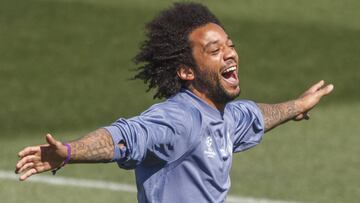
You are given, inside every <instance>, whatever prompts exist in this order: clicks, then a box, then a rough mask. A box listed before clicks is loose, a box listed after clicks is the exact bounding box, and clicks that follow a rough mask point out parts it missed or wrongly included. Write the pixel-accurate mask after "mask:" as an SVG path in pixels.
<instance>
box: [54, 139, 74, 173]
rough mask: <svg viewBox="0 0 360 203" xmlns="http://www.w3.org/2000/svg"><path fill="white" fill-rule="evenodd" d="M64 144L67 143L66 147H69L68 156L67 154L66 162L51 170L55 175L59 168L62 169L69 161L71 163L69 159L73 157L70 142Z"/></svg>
mask: <svg viewBox="0 0 360 203" xmlns="http://www.w3.org/2000/svg"><path fill="white" fill-rule="evenodd" d="M64 145H65V146H66V148H67V156H66V159H65V160H64V162H63V163H62V164H61V165H60V166H59V167H57V168H56V169H54V170H52V171H51V172H52V174H53V175H55V174H56V172H57V171H58V170H60V169H61V168H62V167H63V166H65V165H66V164H67V163H69V161H70V158H71V146H70V144H68V143H65V144H64Z"/></svg>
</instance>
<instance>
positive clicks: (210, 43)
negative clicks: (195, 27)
mask: <svg viewBox="0 0 360 203" xmlns="http://www.w3.org/2000/svg"><path fill="white" fill-rule="evenodd" d="M217 43H219V40H215V41H211V42H209V43H207V44H206V45H205V46H204V47H203V51H206V49H207V48H208V47H209V46H211V45H213V44H217Z"/></svg>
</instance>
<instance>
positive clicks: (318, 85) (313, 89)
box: [307, 80, 325, 92]
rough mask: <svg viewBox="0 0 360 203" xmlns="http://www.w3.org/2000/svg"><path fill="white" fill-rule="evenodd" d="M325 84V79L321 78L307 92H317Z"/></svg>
mask: <svg viewBox="0 0 360 203" xmlns="http://www.w3.org/2000/svg"><path fill="white" fill-rule="evenodd" d="M324 84H325V81H324V80H320V81H319V82H317V83H316V84H315V85H313V86H311V87H310V88H309V89H308V91H307V92H316V91H317V90H318V89H320V88H321V87H322V86H323V85H324Z"/></svg>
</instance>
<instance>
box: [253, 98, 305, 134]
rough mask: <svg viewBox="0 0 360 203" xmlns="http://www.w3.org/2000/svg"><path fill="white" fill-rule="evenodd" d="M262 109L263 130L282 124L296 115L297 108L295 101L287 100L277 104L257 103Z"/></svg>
mask: <svg viewBox="0 0 360 203" xmlns="http://www.w3.org/2000/svg"><path fill="white" fill-rule="evenodd" d="M257 105H258V106H259V108H260V109H261V111H262V114H263V117H264V121H265V131H269V130H271V129H272V128H274V127H276V126H278V125H279V124H282V123H284V122H286V121H288V120H290V119H292V118H294V117H295V116H296V115H298V114H299V113H301V112H299V110H298V109H297V108H296V104H295V101H289V102H284V103H279V104H261V103H258V104H257Z"/></svg>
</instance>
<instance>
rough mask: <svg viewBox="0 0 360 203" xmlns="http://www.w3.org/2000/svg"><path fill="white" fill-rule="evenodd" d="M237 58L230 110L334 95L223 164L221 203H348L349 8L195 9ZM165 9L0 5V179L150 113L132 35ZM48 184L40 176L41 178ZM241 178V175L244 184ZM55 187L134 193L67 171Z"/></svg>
mask: <svg viewBox="0 0 360 203" xmlns="http://www.w3.org/2000/svg"><path fill="white" fill-rule="evenodd" d="M197 2H201V3H203V4H205V5H207V6H208V7H209V8H210V10H212V11H213V12H214V13H215V15H217V16H218V18H219V19H220V20H221V21H222V23H223V25H224V26H225V29H226V31H227V32H228V34H229V35H230V37H231V38H232V40H233V41H234V43H235V44H236V49H237V51H238V53H239V55H240V58H241V63H240V72H239V75H240V79H241V87H242V94H241V96H240V98H247V99H252V100H255V101H257V102H268V103H275V102H280V101H284V100H288V99H292V98H295V97H297V96H298V95H299V94H301V93H302V92H303V91H304V90H305V89H306V88H308V87H309V86H310V85H312V84H313V83H315V82H317V81H319V80H320V79H324V80H325V81H327V82H329V83H333V84H334V85H335V90H334V91H333V93H332V94H331V96H328V97H326V98H324V99H323V100H322V102H321V104H320V105H319V106H317V107H316V108H315V109H314V110H313V111H312V112H311V113H310V114H311V119H310V120H309V121H304V122H290V123H288V124H286V125H284V126H281V127H279V128H277V129H275V130H273V131H271V132H270V133H268V134H266V136H265V137H264V139H263V142H262V143H261V144H260V145H259V146H257V147H256V148H254V149H251V150H249V151H247V152H244V153H240V154H236V155H235V156H234V161H233V168H232V172H231V177H232V189H231V191H230V194H231V195H236V196H245V197H255V198H267V199H280V200H288V201H299V202H357V201H359V199H360V173H359V171H360V170H359V169H360V159H359V155H360V149H359V146H360V125H359V121H360V119H359V114H360V92H359V90H358V88H359V87H360V69H359V64H360V20H359V19H360V2H359V1H356V0H343V1H334V0H317V1H310V0H306V1H296V0H274V1H266V0H252V1H248V0H226V1H197ZM171 4H172V1H161V0H156V1H155V0H152V1H147V0H122V1H117V0H101V1H100V0H26V1H22V0H1V1H0V130H1V134H0V154H1V159H0V171H5V172H11V171H13V170H14V168H15V163H16V162H17V155H16V154H17V152H18V151H19V150H21V149H22V148H23V147H25V146H27V145H34V144H40V143H43V142H45V138H44V136H45V134H46V133H47V132H50V133H52V134H53V135H54V136H55V137H56V138H58V139H60V140H62V141H68V140H72V139H76V138H78V137H80V136H82V135H84V134H86V133H87V132H90V131H92V130H95V129H96V128H98V127H101V126H105V125H108V124H110V123H112V122H113V121H115V120H116V119H117V118H119V117H126V118H128V117H131V116H134V115H137V114H139V113H140V112H142V111H144V110H145V109H146V108H148V107H149V106H150V105H152V104H154V103H156V102H159V100H153V98H152V96H153V92H148V93H146V92H145V91H146V89H147V88H146V86H145V85H144V84H143V82H141V81H135V80H131V78H132V76H133V75H134V73H135V72H134V70H135V68H136V66H135V65H134V64H133V63H132V58H133V57H134V56H135V54H136V53H137V51H138V47H139V45H140V43H141V42H142V40H143V39H144V24H145V23H146V22H149V21H150V20H151V19H152V18H153V17H154V16H155V15H156V14H157V13H158V12H159V11H160V10H162V9H164V8H167V7H168V6H169V5H171ZM49 174H50V173H48V175H49ZM243 174H246V176H244V175H243ZM58 176H62V177H72V178H82V179H93V180H103V181H115V182H122V183H128V184H134V176H133V172H132V171H124V170H120V169H118V168H117V166H116V164H95V165H68V166H66V168H64V169H62V170H61V171H59V173H58ZM0 197H1V202H37V203H38V202H49V201H51V202H63V201H65V202H70V201H76V202H86V203H89V202H101V201H107V202H108V203H110V202H119V201H122V202H135V201H136V194H135V193H126V192H111V191H108V190H101V189H96V190H95V189H86V188H77V187H66V186H52V185H46V184H42V183H32V182H25V183H21V182H18V181H14V180H9V179H4V178H2V179H0Z"/></svg>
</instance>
